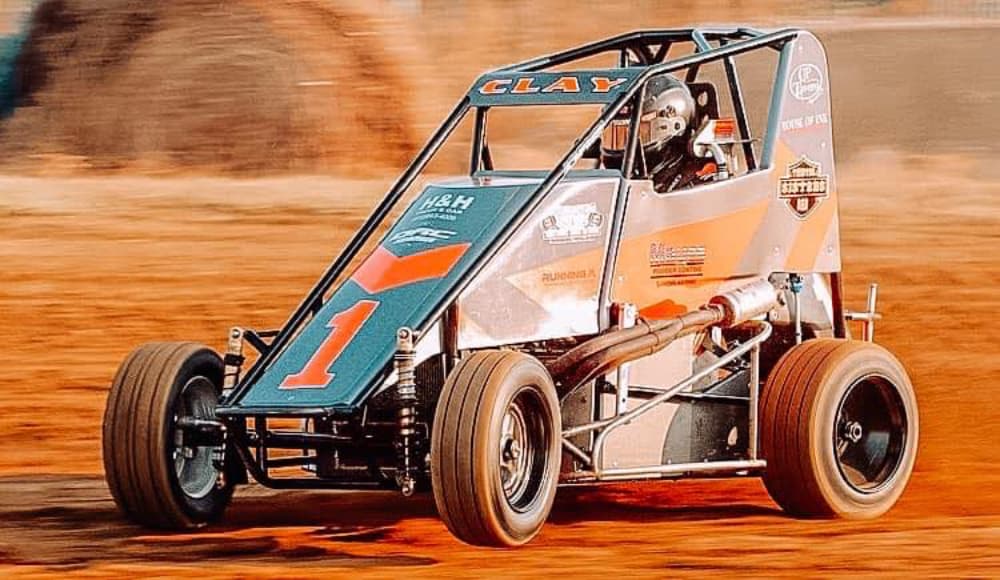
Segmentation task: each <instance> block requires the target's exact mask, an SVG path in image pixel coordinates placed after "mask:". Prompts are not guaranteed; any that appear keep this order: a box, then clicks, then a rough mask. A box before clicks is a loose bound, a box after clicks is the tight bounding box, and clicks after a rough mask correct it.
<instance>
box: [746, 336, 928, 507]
mask: <svg viewBox="0 0 1000 580" xmlns="http://www.w3.org/2000/svg"><path fill="white" fill-rule="evenodd" d="M917 436H918V417H917V402H916V398H915V396H914V392H913V386H912V385H911V384H910V380H909V378H908V377H907V375H906V371H905V370H904V369H903V367H902V365H901V364H900V363H899V361H898V360H896V358H895V357H894V356H892V354H891V353H889V351H887V350H885V349H884V348H882V347H880V346H878V345H875V344H872V343H868V342H859V341H850V340H836V339H818V340H811V341H808V342H805V343H803V344H801V345H798V346H796V347H793V348H792V349H791V350H789V351H788V352H787V353H786V354H785V355H784V356H783V357H782V358H781V360H779V361H778V364H777V365H776V366H775V367H774V369H773V370H772V371H771V375H770V377H768V380H767V384H766V385H765V387H764V392H763V397H762V403H761V452H762V454H763V456H764V458H765V459H766V460H767V469H766V471H765V473H764V483H765V485H766V487H767V490H768V492H769V493H770V494H771V497H772V498H774V500H775V501H776V502H777V503H778V504H779V505H780V506H781V507H782V508H783V509H784V510H785V511H787V512H789V513H791V514H795V515H799V516H807V517H808V516H839V517H846V518H855V519H863V518H873V517H877V516H879V515H881V514H883V513H884V512H886V511H887V510H889V508H891V507H892V506H893V504H895V503H896V500H897V499H899V496H900V495H901V494H902V493H903V489H904V488H905V487H906V483H907V481H908V480H909V478H910V473H911V472H912V470H913V464H914V461H915V460H916V453H917Z"/></svg>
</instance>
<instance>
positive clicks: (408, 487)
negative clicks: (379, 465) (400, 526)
mask: <svg viewBox="0 0 1000 580" xmlns="http://www.w3.org/2000/svg"><path fill="white" fill-rule="evenodd" d="M414 340H415V337H414V332H413V330H411V329H409V328H407V327H405V326H404V327H402V328H400V329H399V330H398V331H396V354H395V357H394V362H395V365H396V376H397V377H398V380H397V382H396V404H397V411H396V423H397V426H398V429H399V431H398V436H397V439H396V454H397V459H398V463H397V466H396V483H397V484H398V485H399V489H400V491H402V492H403V495H405V496H410V495H413V492H414V491H415V490H416V485H417V474H418V473H419V471H420V466H419V465H418V459H417V458H418V457H419V447H420V442H419V441H418V430H417V384H416V380H415V378H416V375H415V372H414V360H415V359H416V351H415V350H414V346H413V343H414Z"/></svg>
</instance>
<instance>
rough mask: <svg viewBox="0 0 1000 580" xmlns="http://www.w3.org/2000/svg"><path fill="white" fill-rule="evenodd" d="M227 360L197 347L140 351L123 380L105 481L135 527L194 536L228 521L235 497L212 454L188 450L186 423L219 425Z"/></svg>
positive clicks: (109, 416)
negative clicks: (182, 427)
mask: <svg viewBox="0 0 1000 580" xmlns="http://www.w3.org/2000/svg"><path fill="white" fill-rule="evenodd" d="M222 374H223V366H222V360H221V359H220V358H219V355H218V354H216V353H215V352H214V351H212V350H211V349H209V348H207V347H205V346H202V345H199V344H194V343H186V342H179V343H170V342H168V343H152V344H146V345H143V346H141V347H139V348H138V349H136V350H135V351H133V352H132V353H131V354H130V355H129V356H128V357H127V358H126V359H125V361H124V362H123V363H122V365H121V367H120V368H119V369H118V373H117V374H116V375H115V378H114V382H113V383H112V385H111V391H110V392H109V394H108V402H107V407H106V409H105V412H104V427H103V451H104V473H105V479H106V480H107V483H108V487H109V488H110V490H111V495H112V496H113V497H114V500H115V503H116V504H117V505H118V507H119V509H120V510H121V511H122V513H123V514H124V515H125V517H127V518H128V519H129V520H131V521H133V522H135V523H137V524H141V525H144V526H149V527H153V528H161V529H174V530H177V529H190V528H195V527H199V526H202V525H205V524H207V523H209V522H212V521H215V520H217V519H218V518H219V517H221V515H222V513H223V511H224V510H225V509H226V507H227V506H228V505H229V501H230V499H231V497H232V494H233V483H234V482H233V481H232V480H231V478H223V477H220V476H219V472H218V469H217V468H216V466H215V463H214V461H213V455H216V454H217V452H216V450H215V449H213V448H212V447H206V446H193V445H188V446H185V445H184V435H183V433H181V432H180V431H179V430H177V428H176V421H177V419H178V418H179V417H180V416H185V415H187V416H193V417H196V418H200V419H210V418H214V417H215V406H216V404H217V402H218V398H219V394H220V393H221V386H222Z"/></svg>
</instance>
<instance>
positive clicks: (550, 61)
mask: <svg viewBox="0 0 1000 580" xmlns="http://www.w3.org/2000/svg"><path fill="white" fill-rule="evenodd" d="M695 32H697V33H698V34H699V37H700V38H701V39H703V40H705V41H706V44H707V41H709V40H717V41H720V43H722V41H723V40H726V41H731V43H726V44H722V45H721V46H719V47H717V48H709V50H699V51H698V52H695V53H694V54H690V55H687V56H684V57H681V58H677V59H674V60H670V61H667V62H662V63H654V64H650V65H648V66H645V67H643V70H642V72H641V73H639V75H637V76H636V78H635V80H634V81H633V82H632V83H631V85H630V86H629V88H628V89H627V90H625V91H623V92H622V93H621V94H620V95H618V96H617V98H616V99H615V100H614V101H612V102H610V103H608V104H607V105H606V106H605V107H604V108H603V109H602V111H601V114H600V116H599V117H598V118H597V120H596V121H594V123H593V124H592V125H591V126H590V128H589V129H587V132H586V133H585V134H584V136H583V137H582V138H580V139H578V140H577V141H576V143H575V144H574V146H573V148H572V149H571V150H570V151H569V152H568V153H566V154H565V155H564V156H563V158H562V159H561V160H560V161H559V163H558V164H556V166H555V168H554V169H553V170H552V171H551V172H549V174H548V175H547V176H546V177H545V178H544V179H543V181H542V182H541V184H540V185H539V186H538V188H537V189H536V190H535V191H534V192H533V193H532V194H531V198H530V200H529V201H528V203H527V204H525V205H524V206H523V207H522V208H521V210H520V211H519V212H518V213H517V214H516V215H515V216H514V218H513V219H512V220H511V222H510V223H509V224H508V226H507V227H506V228H505V229H504V230H503V232H502V233H501V234H500V236H498V237H497V238H496V239H494V240H493V243H491V244H490V245H489V246H488V247H487V249H486V251H485V253H484V254H483V256H482V257H481V258H480V259H479V260H478V261H477V263H476V264H475V265H474V266H473V267H472V268H470V269H469V270H468V271H467V272H466V273H465V275H463V276H462V278H461V279H460V280H459V281H458V284H456V285H455V286H454V287H453V289H452V290H451V291H450V292H449V293H448V295H447V296H446V297H445V299H444V300H443V301H442V302H441V303H440V305H439V306H438V307H437V308H436V309H435V310H434V311H433V312H432V313H431V315H430V316H429V317H428V318H427V321H428V322H426V323H425V325H424V327H421V328H418V329H416V330H417V331H418V332H419V333H420V334H423V333H424V332H426V331H427V327H429V326H430V325H431V324H432V323H433V321H435V320H437V319H438V318H439V317H440V316H441V314H442V313H443V311H444V310H445V309H446V308H447V307H448V305H449V304H451V303H452V302H453V301H454V300H455V299H456V298H457V297H458V296H459V295H460V294H461V292H462V291H464V290H465V288H466V287H467V286H468V285H469V283H470V282H471V281H472V280H473V279H474V278H475V277H476V276H477V275H478V274H479V273H480V272H481V271H482V269H483V268H484V266H485V264H487V263H489V261H490V260H491V259H492V258H493V257H494V256H495V255H496V254H497V252H498V251H499V250H500V248H502V247H503V246H504V245H505V244H506V243H507V242H508V241H509V240H510V238H511V237H512V236H513V235H514V232H515V231H517V229H518V228H519V227H520V226H521V224H523V223H524V222H525V221H526V220H527V218H528V216H529V215H531V213H532V212H533V211H534V210H535V209H536V208H537V207H538V206H539V204H540V203H541V202H542V200H543V199H544V198H545V196H546V195H548V193H549V192H550V191H551V190H552V189H553V188H554V187H555V186H556V184H558V183H559V181H561V180H562V179H563V178H564V177H565V176H566V175H567V174H568V173H569V171H570V170H571V169H572V167H573V165H575V164H576V162H577V161H578V160H579V159H580V158H581V157H582V156H583V154H584V153H585V152H586V151H587V149H589V148H590V146H591V145H593V143H594V142H595V141H596V140H597V139H598V138H599V137H600V135H601V132H602V131H603V130H604V128H605V126H607V125H608V123H610V122H611V121H612V120H613V119H614V118H615V116H616V115H617V114H618V111H619V110H620V109H621V108H622V106H623V105H624V104H626V103H627V102H628V101H629V100H630V99H632V98H634V97H635V95H636V94H637V93H638V92H639V90H640V89H641V88H643V87H645V85H646V82H647V81H648V80H649V79H650V78H651V77H653V76H656V75H661V74H667V73H672V72H676V71H678V70H682V69H689V68H691V67H695V66H699V65H702V64H705V63H708V62H715V61H718V60H723V59H728V58H731V57H733V56H737V55H740V54H743V53H745V52H749V51H752V50H756V49H759V48H764V47H771V48H774V49H776V50H781V49H782V48H783V47H784V45H785V44H786V43H787V42H789V41H791V40H793V39H795V38H796V37H797V36H798V35H799V34H800V32H801V31H800V30H799V29H794V28H788V29H782V30H777V31H774V32H771V33H766V34H765V33H762V32H759V31H756V30H753V29H750V28H727V29H674V30H654V31H637V32H630V33H627V34H623V35H619V36H616V37H612V38H610V39H606V40H602V41H598V42H595V43H592V44H588V45H584V46H581V47H578V48H575V49H570V50H567V51H564V52H560V53H556V54H553V55H550V56H543V57H540V58H537V59H532V60H528V61H524V62H521V63H518V64H514V65H511V66H507V67H504V68H500V69H496V70H495V71H492V72H516V71H525V72H535V71H539V70H541V69H544V68H548V67H553V66H558V65H561V64H565V63H568V62H572V61H575V60H580V59H583V58H587V57H590V56H594V55H597V54H600V53H603V52H609V51H626V50H632V51H636V50H637V48H636V47H638V46H644V47H645V52H646V53H650V52H651V51H650V50H649V45H650V44H657V43H662V44H666V43H674V42H696V43H697V42H698V41H696V40H694V38H695V36H694V35H695ZM659 52H662V53H663V56H666V53H667V50H666V49H663V48H662V46H661V50H660V51H659ZM637 54H638V53H637ZM730 82H732V79H731V80H730ZM470 107H471V105H470V100H469V97H468V95H466V96H465V97H463V99H462V100H461V101H459V103H458V105H456V107H455V108H454V109H453V110H452V112H451V114H450V115H449V116H448V118H447V119H446V120H445V121H444V123H443V124H442V125H441V126H440V127H439V128H438V129H437V131H435V132H434V134H433V135H432V136H431V138H430V139H429V140H428V142H427V144H426V145H425V146H424V148H423V149H422V150H421V151H420V153H419V154H418V155H417V157H416V158H415V159H414V160H413V162H412V163H411V164H410V165H409V167H407V169H406V170H405V171H404V172H403V174H402V175H400V177H399V178H398V179H397V180H396V182H395V183H394V184H393V186H392V188H391V189H390V190H389V192H388V193H387V194H386V196H385V197H384V198H383V199H382V201H381V202H380V203H379V205H378V206H377V207H376V208H375V210H374V211H373V212H372V213H371V215H370V216H369V217H368V219H367V220H366V221H365V223H364V224H363V225H362V226H361V228H360V229H359V230H358V231H357V232H356V233H355V235H354V236H353V237H352V238H351V240H350V241H349V242H348V244H347V246H346V247H345V248H344V250H343V252H341V254H340V255H339V256H338V257H337V258H336V259H335V260H334V261H333V263H331V265H330V266H329V268H328V269H327V271H326V272H325V273H324V274H323V276H322V277H321V278H320V279H319V281H318V282H317V283H316V285H315V286H314V287H313V289H312V290H311V291H310V292H309V294H308V295H307V296H306V298H305V299H304V300H303V301H302V303H300V304H299V306H298V307H297V308H296V309H295V311H294V313H293V314H292V315H291V317H289V319H288V320H287V321H286V322H285V324H284V325H283V326H282V328H281V330H280V331H279V332H278V334H277V336H275V338H274V340H273V341H272V342H271V343H270V345H269V348H268V349H267V351H266V352H264V353H261V356H260V357H259V358H258V359H257V361H256V362H255V363H254V364H253V366H252V367H250V369H249V370H248V371H247V373H246V374H245V375H244V376H243V378H242V379H241V380H240V382H239V384H238V385H237V386H236V387H235V388H234V389H233V390H232V392H231V393H230V394H229V396H227V397H226V398H225V400H224V401H222V403H221V405H220V407H222V408H220V409H219V410H220V411H222V412H221V413H220V415H225V414H226V413H225V409H224V408H225V407H230V406H233V405H235V404H237V403H238V402H239V400H240V399H241V398H242V397H243V395H244V394H245V393H246V391H247V390H248V389H249V388H250V386H251V385H253V384H254V383H255V382H256V381H257V380H258V379H259V378H260V377H261V375H262V374H263V373H264V371H265V370H266V369H267V367H268V366H270V364H271V363H272V362H274V360H275V359H276V358H277V356H278V355H279V354H280V353H281V352H282V351H283V349H284V348H285V347H286V346H287V345H288V343H289V342H290V341H291V339H292V338H293V337H294V336H295V335H296V333H297V332H298V331H299V329H300V328H301V326H302V325H303V324H304V323H305V322H306V321H308V320H309V318H310V317H311V316H313V315H315V314H316V312H317V311H318V310H319V308H320V307H321V306H322V304H323V296H324V295H325V294H326V293H327V292H328V291H329V290H330V288H331V286H332V285H333V284H334V282H336V281H337V279H338V278H339V277H340V276H341V275H342V274H343V273H344V271H345V269H346V268H347V266H348V265H349V264H350V262H351V260H353V259H354V258H355V257H356V256H357V254H358V252H359V251H360V250H361V248H362V247H363V246H364V244H365V243H366V242H367V241H368V240H369V238H371V236H372V234H374V233H375V231H376V229H377V228H378V224H379V223H381V222H382V220H384V219H385V218H386V216H388V215H389V213H390V212H391V211H392V209H393V207H395V205H396V204H397V203H398V202H399V200H400V199H402V197H403V195H404V194H405V192H406V190H407V189H408V188H409V186H410V185H412V183H413V181H414V180H415V179H416V177H417V175H418V174H419V173H420V172H421V171H422V170H423V169H424V168H425V167H426V166H427V164H428V163H429V162H430V160H431V158H432V157H433V156H434V154H436V153H437V151H438V150H439V149H440V148H441V145H442V144H443V143H444V141H445V140H446V139H447V138H448V137H449V136H450V135H451V133H452V132H453V131H454V130H455V128H456V127H457V126H458V124H459V123H460V122H461V121H462V119H463V118H464V117H465V114H466V113H467V112H468V110H469V109H470ZM773 112H774V106H773V104H772V113H773ZM771 116H772V117H773V116H774V115H773V114H772V115H771ZM481 122H482V125H480V123H477V128H480V129H482V128H483V126H485V119H482V121H481ZM474 138H475V140H476V141H478V140H479V139H481V138H482V135H481V134H477V135H475V136H474ZM773 138H774V132H773V131H771V132H770V133H769V135H768V136H767V139H768V140H771V139H773ZM767 145H769V143H767V144H765V151H767V150H768V148H769V147H768V146H767ZM629 146H630V147H632V146H634V144H630V145H629ZM479 147H483V145H482V144H481V143H480V145H479ZM474 148H475V147H474ZM765 157H766V155H765ZM473 166H476V164H475V162H473ZM765 166H766V164H765ZM251 414H254V415H256V414H258V413H256V412H253V413H251Z"/></svg>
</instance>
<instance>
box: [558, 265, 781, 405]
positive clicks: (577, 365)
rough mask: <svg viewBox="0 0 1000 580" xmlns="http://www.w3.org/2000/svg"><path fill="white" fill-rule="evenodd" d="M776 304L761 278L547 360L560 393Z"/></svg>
mask: <svg viewBox="0 0 1000 580" xmlns="http://www.w3.org/2000/svg"><path fill="white" fill-rule="evenodd" d="M777 304H778V293H777V291H776V290H775V288H774V286H773V285H771V283H770V282H768V281H767V280H758V281H756V282H753V283H751V284H747V285H746V286H741V287H740V288H737V289H735V290H731V291H729V292H725V293H723V294H719V295H717V296H713V297H712V299H711V300H709V301H708V304H706V305H705V306H702V307H701V308H700V309H698V310H694V311H692V312H688V313H686V314H682V315H681V316H678V317H677V318H671V319H667V320H654V321H647V320H638V321H636V325H635V326H633V327H631V328H625V329H621V328H612V329H611V330H609V331H608V332H606V333H604V334H602V335H600V336H597V337H595V338H593V339H591V340H588V341H587V342H585V343H583V344H581V345H579V346H577V347H575V348H572V349H570V350H569V351H567V352H566V353H565V354H563V355H562V356H560V357H559V358H558V359H556V360H555V361H553V362H552V363H550V364H549V373H550V374H551V375H552V377H553V378H554V379H555V382H556V387H557V388H558V389H559V392H560V393H566V392H569V391H572V390H573V389H575V388H576V387H578V386H580V385H582V384H584V383H586V382H587V381H590V380H593V379H594V378H596V377H598V376H600V375H602V374H605V373H607V372H609V371H610V370H611V369H614V368H615V367H618V366H620V365H622V364H625V363H627V362H630V361H633V360H636V359H639V358H642V357H644V356H649V355H651V354H653V353H655V352H658V351H660V350H663V349H664V348H666V347H667V346H668V345H669V344H670V343H672V342H674V341H675V340H677V339H678V338H681V337H682V336H687V335H689V334H692V333H695V332H698V331H700V330H703V329H705V328H708V327H709V326H714V325H719V326H721V327H723V328H731V327H733V326H738V325H740V324H742V323H744V322H746V321H748V320H751V319H753V318H756V317H758V316H761V315H763V314H766V313H768V312H769V311H771V310H772V309H773V308H775V307H776V306H777Z"/></svg>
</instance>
